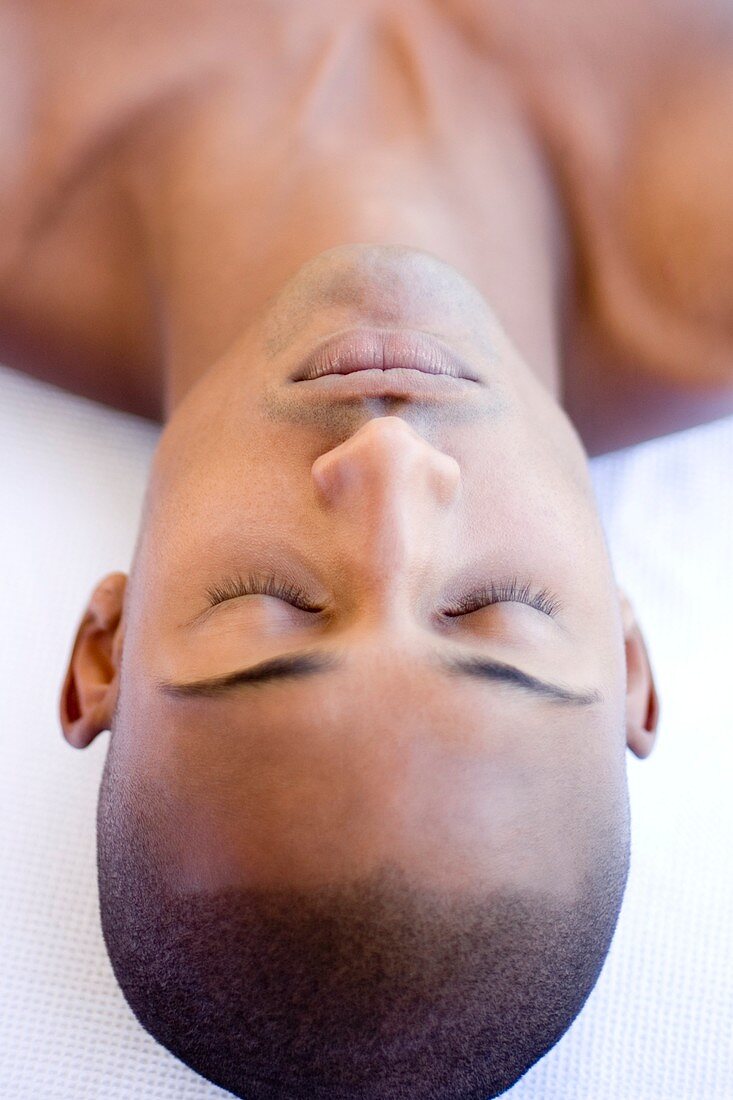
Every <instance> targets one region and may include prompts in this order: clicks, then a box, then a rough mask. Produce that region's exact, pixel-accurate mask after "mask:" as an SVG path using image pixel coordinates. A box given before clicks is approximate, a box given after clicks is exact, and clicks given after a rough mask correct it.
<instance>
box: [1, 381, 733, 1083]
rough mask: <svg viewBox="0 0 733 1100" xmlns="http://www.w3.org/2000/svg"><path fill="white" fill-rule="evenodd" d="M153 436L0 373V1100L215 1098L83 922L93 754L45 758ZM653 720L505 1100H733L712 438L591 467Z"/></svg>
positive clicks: (731, 450) (719, 564)
mask: <svg viewBox="0 0 733 1100" xmlns="http://www.w3.org/2000/svg"><path fill="white" fill-rule="evenodd" d="M156 438H157V431H156V429H155V428H154V427H153V426H151V425H149V424H148V423H146V422H143V421H140V420H137V419H135V418H133V417H129V416H125V415H122V414H119V413H114V412H111V411H109V410H107V409H104V408H102V407H100V406H97V405H95V404H92V403H90V402H87V401H83V400H81V399H79V398H73V397H70V396H69V395H67V394H64V393H62V392H61V391H59V390H56V389H54V388H52V387H49V386H45V385H42V384H40V383H38V382H34V381H31V380H29V379H26V378H24V377H22V376H20V375H18V374H16V373H14V372H11V371H9V370H5V369H2V368H0V471H2V475H1V478H0V515H1V516H2V525H1V527H0V566H1V567H2V626H1V629H0V686H1V688H2V690H1V692H0V1097H2V1098H3V1100H41V1098H42V1100H140V1098H145V1100H147V1098H155V1100H198V1098H207V1100H208V1098H213V1097H215V1096H226V1095H228V1094H226V1093H224V1092H223V1091H222V1090H220V1089H217V1088H215V1087H214V1086H212V1085H210V1084H208V1083H207V1082H205V1081H204V1080H203V1079H202V1078H200V1077H198V1076H197V1075H196V1074H194V1073H193V1072H192V1071H191V1070H189V1069H187V1068H186V1067H185V1066H183V1065H182V1064H181V1063H180V1062H178V1061H177V1060H176V1059H175V1058H173V1057H172V1056H171V1055H170V1054H168V1053H167V1052H166V1051H165V1050H163V1048H162V1047H160V1046H158V1045H157V1044H156V1043H155V1042H154V1041H153V1040H152V1039H151V1038H150V1037H149V1036H148V1035H147V1034H146V1033H145V1032H144V1031H143V1030H142V1028H141V1027H140V1026H139V1024H138V1023H137V1022H136V1020H135V1018H134V1017H133V1015H132V1013H131V1012H130V1011H129V1009H128V1008H127V1005H126V1003H125V1001H124V998H123V997H122V994H121V992H120V991H119V989H118V987H117V984H116V982H115V979H114V976H113V974H112V971H111V968H110V966H109V963H108V961H107V957H106V954H105V949H104V944H103V941H102V937H101V932H100V928H99V922H98V912H97V895H96V879H95V835H94V815H95V806H96V796H97V788H98V783H99V778H100V774H101V768H102V763H103V758H104V753H105V751H106V747H107V737H108V734H103V735H101V736H100V737H99V738H98V739H97V741H96V743H95V744H94V745H92V747H91V748H90V749H88V750H87V751H85V752H75V751H74V750H72V749H71V748H69V747H68V746H67V745H66V742H65V741H63V739H62V737H61V733H60V729H59V726H58V721H57V717H56V707H57V697H58V689H59V684H60V682H61V678H62V674H63V671H64V668H65V664H66V661H67V657H68V652H69V648H70V645H71V641H72V638H73V633H74V630H75V627H76V621H77V617H78V614H79V612H80V610H81V608H82V606H83V603H84V601H85V600H86V598H87V597H88V595H89V593H90V592H91V590H92V588H93V586H94V584H95V583H96V581H97V580H98V579H99V578H100V577H101V576H102V575H103V574H104V573H106V572H109V571H111V570H115V569H123V570H125V569H127V567H128V565H129V562H130V557H131V553H132V548H133V542H134V537H135V531H136V522H137V515H138V509H139V507H140V503H141V498H142V493H143V489H144V484H145V476H146V471H147V468H148V463H149V460H150V457H151V455H152V452H153V448H154V445H155V441H156ZM591 466H592V471H593V479H594V484H595V487H596V492H597V495H598V497H599V503H600V506H601V512H602V515H603V518H604V521H605V524H606V530H607V531H608V536H609V541H610V545H611V550H612V555H613V559H614V562H615V568H616V573H617V576H618V578H619V581H620V582H621V583H622V584H623V585H624V586H625V587H626V588H627V590H628V592H629V594H630V596H631V598H632V600H633V601H634V603H635V605H636V607H637V611H638V613H639V616H640V618H641V621H642V624H643V625H644V628H645V632H646V636H647V639H648V642H649V646H650V657H651V661H652V665H653V668H654V671H655V675H656V679H657V685H658V688H659V694H660V699H661V706H662V714H661V722H660V730H659V735H658V743H657V747H656V749H655V751H654V752H653V754H652V755H651V756H650V757H649V758H648V759H647V760H646V761H639V760H637V759H636V758H635V757H633V756H632V755H631V753H628V771H629V782H630V788H631V806H632V821H633V838H632V866H631V873H630V878H629V884H628V888H627V892H626V897H625V901H624V906H623V909H622V912H621V917H620V920H619V925H618V928H617V931H616V935H615V938H614V941H613V944H612V948H611V952H610V955H609V957H608V959H607V962H606V965H605V967H604V970H603V972H602V974H601V977H600V979H599V982H598V984H597V985H596V987H595V989H594V991H593V993H592V994H591V996H590V998H589V1000H588V1002H587V1003H586V1005H585V1007H584V1009H583V1011H582V1013H581V1014H580V1016H579V1017H578V1019H577V1020H576V1021H575V1023H574V1024H573V1026H572V1028H571V1029H570V1030H569V1031H568V1032H567V1033H566V1035H565V1036H564V1037H563V1038H562V1039H561V1041H560V1042H559V1043H558V1044H557V1045H556V1046H555V1047H554V1048H553V1050H552V1051H551V1052H550V1053H549V1054H548V1055H547V1056H546V1057H545V1058H544V1059H543V1060H542V1061H540V1062H539V1063H538V1064H537V1065H536V1066H535V1067H533V1069H532V1070H530V1071H529V1073H528V1074H526V1075H525V1077H524V1078H523V1079H522V1080H521V1081H520V1082H518V1084H517V1085H515V1087H514V1088H513V1089H512V1090H510V1091H509V1092H508V1093H506V1094H505V1095H506V1096H508V1097H511V1098H512V1100H733V855H732V848H733V797H732V794H731V784H732V782H733V693H731V681H733V641H732V639H733V579H732V575H733V488H732V484H733V477H732V475H733V417H729V418H727V419H725V420H720V421H716V422H714V423H712V424H709V425H705V426H703V427H697V428H693V429H691V430H689V431H685V432H680V433H676V434H674V435H671V436H667V437H665V438H663V439H659V440H653V441H650V442H648V443H644V444H641V445H639V446H637V447H634V448H629V449H627V450H625V451H620V452H617V453H615V454H613V455H606V456H603V457H601V458H597V459H593V460H592V463H591Z"/></svg>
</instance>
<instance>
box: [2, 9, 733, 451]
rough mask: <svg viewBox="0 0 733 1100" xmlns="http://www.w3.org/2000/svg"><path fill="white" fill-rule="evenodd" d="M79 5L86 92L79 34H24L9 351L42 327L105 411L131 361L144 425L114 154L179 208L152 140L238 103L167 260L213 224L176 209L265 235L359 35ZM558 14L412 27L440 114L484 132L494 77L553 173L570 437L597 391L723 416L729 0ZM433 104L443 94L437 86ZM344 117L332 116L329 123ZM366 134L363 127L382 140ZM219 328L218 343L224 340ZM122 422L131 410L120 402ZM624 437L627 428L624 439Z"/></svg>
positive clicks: (728, 321)
mask: <svg viewBox="0 0 733 1100" xmlns="http://www.w3.org/2000/svg"><path fill="white" fill-rule="evenodd" d="M87 6H88V7H89V8H90V10H91V11H93V12H94V13H95V15H96V18H94V19H90V18H89V12H87V13H86V16H85V13H84V12H83V11H81V12H79V13H77V16H78V27H77V29H76V38H75V52H76V56H77V57H78V56H79V54H80V53H81V54H82V55H83V56H86V57H87V58H88V60H89V64H88V65H87V67H86V69H84V68H83V67H82V66H76V67H75V66H72V65H71V64H70V61H69V59H68V58H67V61H66V64H65V63H64V59H63V57H62V56H56V57H53V56H49V55H52V54H53V52H54V51H56V52H57V53H58V51H59V50H60V49H61V47H60V46H59V43H63V42H64V41H66V42H68V41H69V40H70V39H69V28H68V27H67V28H65V33H59V27H56V28H54V27H53V26H41V27H36V28H34V34H35V35H36V38H37V40H41V42H42V44H44V52H43V53H42V54H39V55H38V57H37V58H36V59H35V60H34V61H33V65H35V66H36V67H37V68H38V69H39V71H38V72H37V73H36V76H35V83H36V90H35V92H34V94H35V96H36V97H37V106H38V107H39V110H38V111H37V112H36V115H35V117H36V118H37V119H40V120H41V121H40V123H37V124H36V130H35V131H34V132H31V133H28V134H26V135H25V143H26V146H27V147H28V148H29V150H30V153H29V155H28V157H27V160H26V163H25V165H23V166H21V171H20V172H19V174H18V176H17V184H16V186H15V187H13V186H12V184H11V187H10V191H9V202H8V203H7V204H6V211H7V212H8V220H9V221H10V220H11V219H12V221H13V225H14V226H16V227H17V228H16V234H17V235H18V245H17V249H16V255H17V257H19V260H17V261H16V262H15V266H14V267H13V271H14V273H15V276H16V278H15V279H14V280H4V281H3V288H2V298H3V300H2V301H0V312H2V313H4V315H5V317H6V318H10V321H9V323H8V324H6V326H5V327H6V330H8V327H10V328H13V326H14V331H15V335H16V336H17V333H20V332H27V331H30V330H31V329H32V328H33V325H34V318H36V319H37V320H38V321H39V322H40V323H42V327H43V330H44V340H43V343H44V344H45V345H48V346H50V347H53V345H54V343H56V345H57V347H58V346H59V343H65V344H66V345H68V346H69V348H70V351H71V355H70V356H69V359H70V361H71V360H72V359H73V361H74V362H75V363H76V364H77V366H76V369H77V371H78V370H81V372H82V375H83V377H79V378H77V379H75V380H73V382H72V384H71V385H70V386H69V388H75V389H76V390H77V391H79V392H86V393H87V395H89V396H93V397H94V396H98V395H99V394H100V393H101V394H102V395H105V394H107V393H108V392H111V391H110V389H109V383H108V381H107V382H103V383H100V381H99V378H100V375H101V374H102V373H103V372H104V370H105V366H104V364H105V362H110V361H111V362H113V363H114V364H115V368H114V369H115V371H116V376H117V378H120V376H121V374H120V360H123V361H126V362H127V363H129V368H128V369H129V373H130V376H131V377H132V378H134V387H135V388H136V391H137V392H138V393H139V395H140V396H139V398H137V397H136V398H134V399H132V400H131V401H128V402H127V405H128V407H134V406H135V403H136V402H137V403H138V404H139V405H140V408H139V409H136V410H135V411H143V412H146V409H145V408H144V407H143V406H146V405H147V406H148V408H152V407H153V405H154V404H155V400H156V397H155V392H154V391H155V385H153V384H150V385H149V384H148V381H147V379H146V374H147V376H148V377H149V376H150V375H151V374H152V373H153V371H154V369H155V368H154V366H151V364H153V361H154V359H155V356H156V354H157V352H158V348H159V344H158V334H157V333H156V330H155V316H154V311H153V310H151V309H150V308H149V306H148V304H147V299H146V297H145V294H144V292H143V289H142V284H143V282H144V280H145V278H146V277H147V273H146V264H147V262H148V259H149V257H143V255H142V254H141V252H140V251H139V250H138V249H137V248H136V244H135V240H134V226H133V225H132V223H129V224H128V223H127V222H126V221H125V218H126V217H127V216H128V213H129V212H128V211H127V210H126V207H125V198H124V195H123V194H121V191H120V177H119V174H118V173H117V172H116V166H117V164H118V163H121V159H120V158H121V157H122V154H121V153H120V151H123V154H124V157H126V156H127V155H128V153H129V150H130V148H132V149H133V150H134V149H137V150H138V151H143V153H144V156H145V157H148V158H151V157H152V158H155V157H156V148H157V150H158V156H159V165H158V170H157V171H155V172H153V173H152V176H153V177H154V178H157V179H160V178H161V177H162V176H167V178H168V180H169V181H170V180H173V181H174V185H175V179H176V172H177V170H179V169H180V164H177V162H176V156H175V149H176V143H175V142H174V143H173V144H172V145H168V144H166V143H165V142H163V143H161V144H160V145H159V146H156V140H155V139H156V135H157V133H158V132H162V131H160V119H161V118H163V117H170V105H171V104H174V105H175V104H176V103H178V104H179V109H178V110H177V111H174V116H175V118H176V119H182V120H184V121H183V125H184V126H185V117H186V110H187V107H186V104H187V97H188V96H190V95H191V94H192V93H194V92H195V89H196V87H197V86H198V85H199V84H204V83H206V82H210V83H211V86H212V87H213V88H214V89H217V88H222V89H224V91H223V92H220V91H216V94H215V96H214V101H216V98H217V96H218V97H219V102H221V103H225V104H226V106H225V107H224V109H223V117H224V121H223V122H222V125H223V127H224V131H225V132H226V134H227V135H229V136H230V135H235V140H234V141H231V140H229V137H228V138H227V142H228V148H229V155H227V156H222V151H221V148H222V147H221V144H219V145H218V146H216V147H214V146H212V147H211V150H210V151H215V154H216V155H214V156H212V157H211V158H210V159H208V160H207V166H208V167H207V173H205V174H204V176H203V177H201V175H199V176H198V177H197V179H196V180H195V181H193V180H191V179H188V180H187V179H186V178H185V173H183V172H182V173H181V174H180V185H181V196H182V199H181V201H182V206H181V207H180V209H181V212H182V216H181V219H180V227H179V230H178V231H177V232H178V237H177V240H176V241H175V242H174V244H173V248H174V251H175V252H176V254H177V255H179V256H180V257H183V256H184V255H185V254H186V252H188V254H189V255H191V254H192V252H194V251H195V249H196V246H197V245H196V241H195V240H194V239H191V238H188V239H187V237H186V232H187V228H186V227H187V225H192V224H194V222H196V224H198V225H199V226H201V225H205V224H206V223H205V221H204V222H201V220H200V219H199V220H198V221H196V219H188V218H187V216H186V205H185V204H186V201H190V202H191V203H192V204H194V205H195V206H197V208H198V210H199V212H200V210H201V208H202V207H207V206H208V207H210V209H211V211H212V212H215V211H216V210H221V209H222V208H223V207H224V206H225V205H226V196H227V195H231V194H232V192H233V191H236V192H237V196H238V201H239V200H241V199H242V198H244V199H245V201H244V202H241V201H239V210H240V217H241V218H245V219H246V218H248V217H249V218H251V219H252V220H253V222H254V221H255V220H256V217H257V204H256V201H252V202H250V203H247V202H246V198H247V195H248V194H249V195H250V196H251V198H252V199H253V200H255V199H256V196H257V193H258V190H257V189H258V188H261V187H263V186H269V187H273V186H274V187H283V186H284V181H282V180H279V179H277V180H270V182H269V183H267V181H266V180H265V178H264V177H265V176H266V175H267V170H268V156H267V142H268V141H270V142H271V141H272V135H273V134H275V135H276V134H277V132H278V120H279V119H280V120H281V121H282V122H283V123H284V122H285V121H286V119H287V112H288V109H289V106H288V105H289V104H291V103H292V101H293V97H294V96H302V95H304V94H308V86H309V85H308V74H309V73H310V74H312V84H313V87H316V86H317V85H318V73H319V66H323V65H327V64H328V59H329V57H330V56H332V55H333V50H332V49H330V48H329V47H328V44H329V43H331V44H332V43H333V38H334V36H338V35H339V34H341V35H342V36H343V35H345V36H348V34H349V20H348V18H344V14H343V11H344V9H343V7H341V8H339V9H338V10H339V11H340V12H341V15H340V17H338V18H335V9H334V8H332V7H329V6H328V5H320V6H318V5H316V6H313V7H309V8H308V9H306V8H303V7H298V8H296V7H295V6H293V5H290V6H289V7H288V10H287V11H286V10H285V9H284V8H283V7H278V8H277V9H275V6H274V5H272V4H268V5H247V10H246V11H244V12H242V11H238V12H236V13H234V12H233V11H232V10H231V9H230V7H229V6H226V10H225V6H223V5H222V6H221V9H219V8H217V7H214V8H212V9H207V12H206V15H205V17H204V16H203V14H202V12H201V10H200V9H198V8H197V6H194V7H192V9H191V11H190V12H188V13H187V14H184V17H183V18H182V19H179V20H176V21H173V20H172V19H171V20H165V19H160V18H156V19H152V16H151V13H150V8H149V7H148V8H143V7H142V6H141V7H140V8H139V10H133V8H132V7H129V8H127V9H125V11H124V12H123V10H122V8H121V6H120V5H119V4H116V3H110V2H107V3H106V4H102V3H98V4H89V5H87ZM362 6H363V5H362ZM60 7H61V6H59V8H60ZM80 7H81V8H83V7H84V5H80ZM434 7H435V6H434ZM546 7H547V6H545V5H538V4H536V3H529V0H523V2H521V0H520V2H519V3H516V2H515V3H511V4H508V3H503V2H502V3H499V2H493V3H492V4H490V5H484V4H479V3H477V2H476V0H470V2H468V0H446V2H445V3H444V4H443V5H441V6H440V7H439V8H437V9H436V10H437V15H436V14H435V11H433V13H432V14H431V15H429V16H428V15H424V16H423V14H421V13H422V12H423V10H424V9H425V11H427V6H426V5H422V4H416V5H415V10H414V12H413V13H412V15H411V14H410V12H407V13H406V15H405V17H404V23H405V24H406V25H407V26H408V27H409V25H410V20H411V19H413V21H414V24H413V25H414V26H415V33H416V34H417V35H420V34H422V35H426V36H427V37H428V39H429V40H430V42H431V44H432V47H433V49H434V48H435V47H436V45H437V46H439V47H441V49H442V52H443V53H444V55H445V56H446V57H450V59H451V60H450V62H449V63H447V64H446V65H445V67H444V70H443V71H444V75H445V83H444V92H445V110H446V112H448V113H449V114H450V112H451V111H454V112H455V111H457V110H461V109H462V106H468V105H469V104H470V111H471V114H472V117H476V116H478V117H479V118H480V110H481V96H482V95H483V94H484V87H483V84H482V81H481V78H480V76H478V77H475V78H474V77H473V76H472V74H477V73H479V72H480V69H481V67H482V66H486V67H490V68H491V69H492V71H494V72H496V71H500V72H501V73H502V74H503V76H504V77H505V78H506V80H507V82H508V83H509V84H510V85H511V87H512V88H513V90H514V92H515V94H516V96H517V98H518V100H519V101H521V102H522V103H523V105H524V106H525V109H526V112H527V117H528V119H529V121H530V124H531V125H532V126H533V127H535V128H536V131H537V134H538V135H539V138H540V141H541V143H542V146H543V148H544V150H545V152H546V154H547V156H548V158H549V159H550V161H551V163H552V165H553V170H554V175H555V180H556V186H557V192H558V196H559V198H560V204H561V208H562V210H563V216H564V218H565V221H566V228H567V236H568V240H569V242H570V247H571V266H572V271H571V280H570V282H571V286H570V292H569V294H568V297H567V301H566V303H565V312H566V317H565V341H566V354H565V357H564V363H563V366H564V370H565V374H566V387H565V389H566V393H567V398H568V406H569V409H570V411H571V414H572V413H573V405H574V406H575V409H576V410H577V412H576V415H577V417H578V418H582V417H584V416H588V415H589V412H588V410H589V409H590V408H591V406H594V405H597V400H596V399H597V397H598V395H599V394H601V393H602V391H603V390H604V387H605V390H606V391H608V390H609V386H613V388H614V392H616V393H618V391H619V388H623V387H624V386H626V389H627V390H628V392H632V390H633V385H632V380H633V378H634V377H635V376H637V375H638V374H639V372H641V373H643V374H644V376H645V377H646V378H647V380H650V379H651V380H656V383H657V384H658V385H665V386H667V387H669V386H670V385H671V386H672V387H673V388H674V387H675V386H677V387H679V390H680V401H679V402H678V406H679V409H681V408H682V405H683V404H684V403H688V404H694V402H693V401H692V400H690V399H689V395H690V393H691V390H692V389H693V388H694V387H702V386H707V387H708V391H709V392H710V393H712V389H711V387H718V388H720V387H723V388H725V387H730V386H731V384H732V381H733V378H732V376H733V367H732V366H731V363H732V362H733V301H732V296H733V198H732V197H731V195H732V194H733V193H732V192H731V191H730V189H729V187H728V185H727V181H729V180H730V179H731V178H732V177H733V136H732V135H733V14H731V9H730V5H729V4H723V3H722V0H721V2H720V5H719V7H715V5H712V6H711V5H708V6H707V7H706V8H705V10H704V12H701V10H700V8H699V7H697V6H695V5H693V3H692V2H691V0H684V2H677V0H674V2H671V0H665V2H664V3H662V2H661V0H646V2H645V3H644V4H633V3H631V0H628V2H626V0H624V2H622V3H620V4H619V3H614V4H611V3H610V2H607V0H601V2H600V3H598V4H594V5H587V4H581V3H579V2H578V0H563V3H561V4H558V5H553V6H552V9H551V11H549V10H548V11H545V10H544V8H546ZM194 8H197V10H194ZM103 9H110V11H112V10H113V9H114V10H115V11H116V13H117V19H116V21H110V20H109V19H105V18H104V17H103V16H104V10H103ZM107 14H108V15H109V12H108V13H107ZM56 18H57V19H59V18H61V16H60V15H59V14H58V13H57V15H56ZM110 28H111V29H110ZM660 28H664V30H663V31H660ZM61 29H62V30H64V28H61ZM441 36H442V37H441ZM141 43H144V46H143V47H142V48H141V45H140V44H141ZM67 49H68V45H67ZM426 56H427V55H426ZM462 58H463V61H462ZM92 59H94V60H92ZM408 60H409V59H408ZM28 63H29V64H30V62H28ZM44 66H45V67H44ZM80 73H83V74H85V75H84V76H82V75H79V74H80ZM234 73H236V74H238V77H237V79H236V80H234V81H232V79H231V77H232V74H234ZM58 74H62V75H61V76H59V75H58ZM212 76H213V79H212ZM355 77H356V78H357V79H358V73H357V74H355ZM218 78H221V79H220V80H219V79H218ZM472 81H473V83H472ZM432 87H433V88H437V90H438V92H439V91H440V84H439V83H438V84H437V85H436V83H435V82H433V84H432ZM227 89H229V90H227ZM232 89H234V91H232ZM337 106H338V105H337V104H333V103H324V104H322V105H321V108H320V109H321V110H322V111H323V112H324V113H326V114H328V112H331V113H333V111H334V110H336V109H337ZM209 119H211V116H210V115H209ZM360 125H361V126H362V127H368V125H369V118H368V117H366V116H365V117H363V118H362V119H361V120H360ZM323 132H324V133H326V132H327V131H326V130H324V131H323ZM267 135H270V136H269V137H268V136H267ZM227 142H225V143H224V144H225V145H226V144H227ZM237 145H238V148H237ZM204 152H205V150H204ZM138 155H139V152H138ZM123 159H124V158H123ZM207 179H208V182H206V181H207ZM187 187H188V198H186V188H187ZM207 189H208V190H207ZM151 201H152V202H153V203H154V197H153V199H152V200H151ZM49 210H52V215H51V216H49ZM152 216H153V217H154V216H155V212H154V210H153V211H152ZM44 217H45V221H44ZM212 217H214V214H213V213H212ZM121 226H122V227H123V228H122V229H121V228H120V227H121ZM24 227H25V229H24ZM211 229H212V231H214V232H216V233H217V234H219V235H220V240H221V255H220V262H219V263H218V267H217V270H218V276H217V278H227V277H228V276H234V275H235V274H236V272H237V271H238V270H239V268H240V262H243V261H242V257H241V256H240V257H239V259H237V258H236V257H235V256H233V255H228V254H227V251H226V247H227V246H226V241H227V232H226V227H225V226H222V225H221V223H220V222H217V221H215V220H214V221H212V222H211ZM24 233H25V236H23V234H24ZM181 262H185V261H184V260H183V259H181ZM11 267H12V265H11ZM9 269H10V268H9ZM212 286H213V284H212ZM59 288H62V289H61V290H60V289H59ZM219 297H220V296H219ZM122 306H124V307H125V308H124V315H126V316H127V317H129V318H130V320H129V324H126V323H125V321H124V319H121V318H122V316H123V314H122V313H121V307H122ZM220 320H221V325H220V327H221V329H222V331H224V330H225V329H226V324H227V319H226V318H224V317H222V318H221V319H220ZM100 334H101V336H100ZM11 336H13V333H11ZM57 336H63V339H62V340H61V341H59V339H57V338H56V337H57ZM106 341H109V344H110V346H109V347H107V346H106ZM11 342H12V341H11ZM16 343H17V340H16ZM113 343H114V347H112V344H113ZM120 348H122V349H123V352H122V353H120ZM80 350H83V351H84V354H79V352H80ZM2 351H3V349H2V348H0V352H2ZM80 364H81V366H80ZM599 364H602V365H601V366H599ZM51 369H52V368H51ZM41 373H42V372H41ZM46 373H47V372H46ZM123 375H124V372H123ZM624 379H625V382H624ZM51 380H53V381H55V380H56V379H53V378H51ZM619 380H620V381H619ZM60 384H62V385H63V384H64V381H63V380H61V382H60ZM123 388H124V384H123ZM101 399H103V400H107V399H108V398H107V397H106V396H102V397H101ZM110 400H111V402H113V403H117V404H120V405H123V406H124V405H125V399H124V396H123V397H122V399H120V398H117V397H114V396H113V397H112V398H111V399H110ZM584 410H585V411H584ZM622 415H623V409H622V408H621V406H619V408H618V409H617V412H616V416H617V417H620V416H622ZM675 415H676V417H677V420H679V417H680V415H682V416H683V418H684V415H685V414H684V413H681V414H680V412H679V410H678V413H677V414H675ZM703 415H704V414H703ZM691 422H693V423H694V422H696V421H695V419H693V420H692V421H691ZM674 426H676V421H675V424H674V425H673V426H672V427H670V428H668V429H667V430H673V427H674ZM664 430H665V429H664V427H662V428H661V429H658V430H656V431H651V432H650V433H649V434H661V433H662V431H664ZM622 445H623V444H622Z"/></svg>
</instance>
